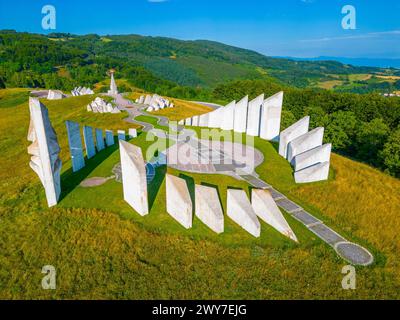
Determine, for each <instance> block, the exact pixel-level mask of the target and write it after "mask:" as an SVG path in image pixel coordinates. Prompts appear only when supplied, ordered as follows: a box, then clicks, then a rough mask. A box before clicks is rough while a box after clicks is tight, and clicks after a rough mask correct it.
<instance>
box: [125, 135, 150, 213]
mask: <svg viewBox="0 0 400 320" xmlns="http://www.w3.org/2000/svg"><path fill="white" fill-rule="evenodd" d="M119 152H120V157H121V171H122V186H123V190H124V200H125V201H126V202H127V203H128V204H129V205H130V206H131V207H132V208H133V209H135V210H136V211H137V212H138V213H139V214H140V215H141V216H145V215H147V214H148V213H149V205H148V200H147V178H146V164H145V162H144V159H143V154H142V150H141V149H140V148H139V147H137V146H134V145H133V144H130V143H128V142H126V141H123V140H120V141H119Z"/></svg>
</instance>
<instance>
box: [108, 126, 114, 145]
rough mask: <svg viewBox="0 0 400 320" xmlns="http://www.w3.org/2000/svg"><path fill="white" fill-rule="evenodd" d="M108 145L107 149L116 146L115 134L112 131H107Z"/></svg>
mask: <svg viewBox="0 0 400 320" xmlns="http://www.w3.org/2000/svg"><path fill="white" fill-rule="evenodd" d="M106 145H107V147H110V146H112V145H114V133H113V132H112V130H106Z"/></svg>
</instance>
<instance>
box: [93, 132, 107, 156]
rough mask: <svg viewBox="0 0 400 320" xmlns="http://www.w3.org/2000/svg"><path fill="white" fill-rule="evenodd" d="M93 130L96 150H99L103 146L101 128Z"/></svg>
mask: <svg viewBox="0 0 400 320" xmlns="http://www.w3.org/2000/svg"><path fill="white" fill-rule="evenodd" d="M95 132H96V148H97V152H99V151H101V150H103V149H104V148H105V145H104V137H103V130H101V129H95Z"/></svg>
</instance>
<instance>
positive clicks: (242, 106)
mask: <svg viewBox="0 0 400 320" xmlns="http://www.w3.org/2000/svg"><path fill="white" fill-rule="evenodd" d="M248 103H249V96H245V97H244V98H243V99H242V100H240V101H239V102H238V103H236V106H235V116H234V125H233V130H234V131H235V132H238V133H244V132H246V128H247V105H248Z"/></svg>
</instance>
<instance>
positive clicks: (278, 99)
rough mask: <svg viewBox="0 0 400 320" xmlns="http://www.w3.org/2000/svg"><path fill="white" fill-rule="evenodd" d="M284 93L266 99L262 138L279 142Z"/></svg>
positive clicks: (262, 116) (261, 119)
mask: <svg viewBox="0 0 400 320" xmlns="http://www.w3.org/2000/svg"><path fill="white" fill-rule="evenodd" d="M282 104H283V91H281V92H278V93H277V94H275V95H273V96H272V97H269V98H268V99H266V100H265V101H264V103H263V106H262V107H261V118H260V138H261V139H265V140H278V138H279V132H280V130H281V115H282Z"/></svg>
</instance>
